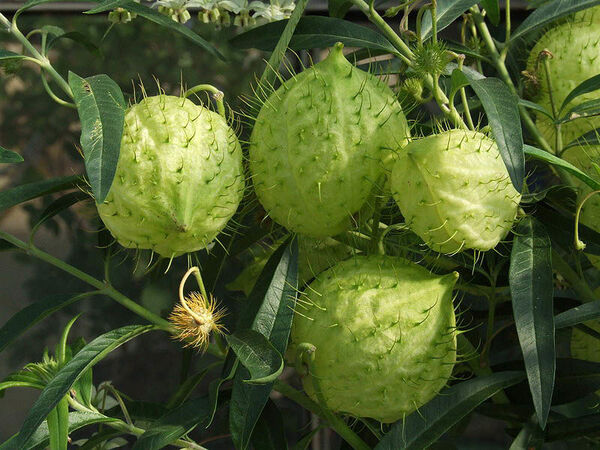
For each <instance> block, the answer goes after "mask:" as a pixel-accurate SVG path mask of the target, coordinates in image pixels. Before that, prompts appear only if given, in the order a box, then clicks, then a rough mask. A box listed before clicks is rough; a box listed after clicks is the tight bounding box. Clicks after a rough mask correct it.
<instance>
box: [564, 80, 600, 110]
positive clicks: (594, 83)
mask: <svg viewBox="0 0 600 450" xmlns="http://www.w3.org/2000/svg"><path fill="white" fill-rule="evenodd" d="M598 89H600V75H594V76H593V77H591V78H588V79H587V80H584V81H582V82H581V83H579V84H578V85H577V86H575V88H573V90H572V91H571V92H569V94H568V95H567V96H566V97H565V99H564V101H563V103H562V105H561V107H560V111H563V110H564V109H565V108H566V107H567V106H568V104H569V103H571V102H572V101H573V100H574V99H576V98H577V97H579V96H580V95H584V94H588V93H590V92H594V91H596V90H598Z"/></svg>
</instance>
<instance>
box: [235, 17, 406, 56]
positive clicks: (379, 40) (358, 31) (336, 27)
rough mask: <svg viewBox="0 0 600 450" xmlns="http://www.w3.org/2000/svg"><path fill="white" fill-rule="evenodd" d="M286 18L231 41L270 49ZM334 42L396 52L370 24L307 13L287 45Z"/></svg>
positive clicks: (302, 46)
mask: <svg viewBox="0 0 600 450" xmlns="http://www.w3.org/2000/svg"><path fill="white" fill-rule="evenodd" d="M286 22H287V21H285V20H280V21H277V22H271V23H268V24H266V25H262V26H260V27H257V28H254V29H252V30H250V31H246V32H245V33H242V34H240V35H238V36H236V37H234V38H233V39H232V40H231V41H230V42H231V44H232V45H233V46H235V47H237V48H242V49H245V48H257V49H259V50H264V51H273V49H275V46H276V45H277V42H278V40H279V36H281V34H282V33H283V30H284V28H285V25H286ZM336 42H341V43H343V44H344V45H346V46H347V47H361V48H369V49H376V50H385V51H387V52H390V53H395V52H396V50H395V49H394V46H393V45H392V44H391V43H390V42H389V41H388V40H387V39H386V38H385V37H383V36H382V35H381V34H379V33H378V32H377V31H375V30H373V29H371V28H367V27H365V26H363V25H357V24H355V23H353V22H349V21H347V20H342V19H335V18H333V17H321V16H307V17H303V18H302V19H300V21H299V22H298V25H297V26H296V30H295V31H294V35H293V36H292V38H291V40H290V43H289V48H291V49H293V50H303V49H308V48H327V47H331V46H332V45H333V44H335V43H336Z"/></svg>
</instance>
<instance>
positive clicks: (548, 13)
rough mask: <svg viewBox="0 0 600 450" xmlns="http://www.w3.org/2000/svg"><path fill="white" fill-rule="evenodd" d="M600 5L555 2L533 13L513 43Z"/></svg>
mask: <svg viewBox="0 0 600 450" xmlns="http://www.w3.org/2000/svg"><path fill="white" fill-rule="evenodd" d="M598 4H600V0H553V1H551V2H548V3H545V4H544V5H542V6H540V7H539V8H537V9H536V10H535V11H533V12H532V13H531V14H529V16H527V18H526V19H525V20H524V21H523V22H521V25H519V26H518V27H517V29H516V30H514V31H513V33H512V36H511V39H510V40H511V42H514V41H515V40H517V39H519V38H522V37H523V36H525V35H526V34H527V33H530V32H531V31H533V30H536V29H538V28H539V27H542V26H544V25H546V24H548V23H550V22H553V21H555V20H556V19H559V18H561V17H563V16H566V15H568V14H572V13H574V12H577V11H581V10H583V9H586V8H590V7H592V6H594V5H598Z"/></svg>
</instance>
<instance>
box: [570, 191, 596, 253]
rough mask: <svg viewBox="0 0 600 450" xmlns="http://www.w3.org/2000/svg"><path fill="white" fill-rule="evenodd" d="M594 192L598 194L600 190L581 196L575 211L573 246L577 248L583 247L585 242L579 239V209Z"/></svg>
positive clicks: (582, 248) (581, 248)
mask: <svg viewBox="0 0 600 450" xmlns="http://www.w3.org/2000/svg"><path fill="white" fill-rule="evenodd" d="M596 194H600V191H592V192H590V193H589V194H588V195H586V196H585V197H584V198H583V200H582V201H581V203H580V204H579V206H577V213H576V214H575V248H576V249H577V250H584V249H585V243H584V242H583V241H582V240H581V239H579V217H580V216H581V210H582V208H583V205H584V204H585V202H587V201H588V200H589V199H590V198H591V197H593V196H594V195H596Z"/></svg>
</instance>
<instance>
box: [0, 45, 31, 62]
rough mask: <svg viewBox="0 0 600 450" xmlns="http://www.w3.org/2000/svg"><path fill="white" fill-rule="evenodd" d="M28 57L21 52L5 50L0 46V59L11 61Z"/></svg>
mask: <svg viewBox="0 0 600 450" xmlns="http://www.w3.org/2000/svg"><path fill="white" fill-rule="evenodd" d="M23 58H27V56H25V55H21V54H20V53H15V52H11V51H9V50H4V49H3V48H0V61H9V60H15V59H23Z"/></svg>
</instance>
